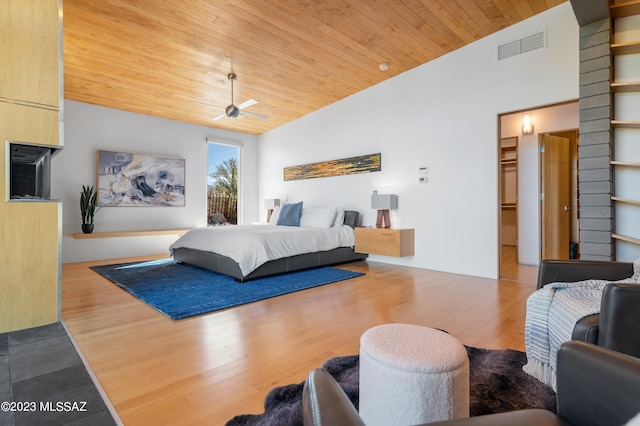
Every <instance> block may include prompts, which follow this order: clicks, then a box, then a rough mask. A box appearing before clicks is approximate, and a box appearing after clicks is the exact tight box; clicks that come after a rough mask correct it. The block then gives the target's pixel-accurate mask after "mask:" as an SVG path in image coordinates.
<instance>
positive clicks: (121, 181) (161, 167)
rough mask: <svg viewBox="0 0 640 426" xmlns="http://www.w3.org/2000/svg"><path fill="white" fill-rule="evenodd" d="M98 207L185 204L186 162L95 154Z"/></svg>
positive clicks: (120, 154)
mask: <svg viewBox="0 0 640 426" xmlns="http://www.w3.org/2000/svg"><path fill="white" fill-rule="evenodd" d="M97 157H98V158H97V163H98V164H97V170H98V179H97V180H98V183H97V186H98V206H100V207H114V206H156V207H160V206H171V207H184V205H185V187H184V183H185V160H184V159H181V158H173V157H160V156H153V155H144V154H129V153H125V152H112V151H98V154H97Z"/></svg>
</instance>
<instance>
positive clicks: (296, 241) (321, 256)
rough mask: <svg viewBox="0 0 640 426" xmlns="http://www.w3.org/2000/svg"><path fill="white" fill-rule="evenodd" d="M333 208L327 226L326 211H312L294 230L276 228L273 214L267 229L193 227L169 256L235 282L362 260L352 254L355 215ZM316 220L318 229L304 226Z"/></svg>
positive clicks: (304, 210)
mask: <svg viewBox="0 0 640 426" xmlns="http://www.w3.org/2000/svg"><path fill="white" fill-rule="evenodd" d="M284 208H285V207H284V206H283V211H284ZM333 209H336V210H335V212H334V219H332V222H331V224H329V222H328V220H329V216H328V215H327V214H326V209H325V208H322V209H318V208H316V209H314V208H311V209H303V210H302V212H301V214H300V217H299V220H300V223H299V225H298V226H279V225H276V223H277V212H276V213H275V214H274V219H273V220H272V222H273V223H271V224H265V225H230V226H219V227H201V228H195V229H192V230H190V231H189V232H187V233H186V234H184V235H183V236H182V237H180V238H179V239H178V240H177V241H176V242H175V243H173V244H172V245H171V246H170V247H169V251H170V253H171V255H172V256H173V258H174V259H175V260H176V261H178V262H182V263H186V264H190V265H195V266H199V267H201V268H205V269H209V270H211V271H214V272H218V273H221V274H225V275H229V276H231V277H233V278H234V279H235V280H236V281H240V282H245V281H248V280H251V279H254V278H259V277H265V276H269V275H275V274H280V273H284V272H292V271H298V270H301V269H308V268H314V267H319V266H327V265H335V264H340V263H345V262H352V261H357V260H365V259H366V258H367V255H366V254H363V253H356V252H355V251H354V249H353V247H354V245H355V242H354V239H355V233H354V229H353V228H355V227H356V226H357V225H358V221H359V218H360V214H359V213H358V212H357V211H353V210H342V209H340V208H333ZM329 210H330V209H329ZM305 215H306V216H305ZM305 218H306V220H305ZM320 219H322V221H323V222H324V224H323V226H308V225H319V224H320V223H319V220H320ZM327 225H328V226H327Z"/></svg>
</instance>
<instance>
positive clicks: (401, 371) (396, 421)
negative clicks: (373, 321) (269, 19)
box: [360, 324, 469, 426]
mask: <svg viewBox="0 0 640 426" xmlns="http://www.w3.org/2000/svg"><path fill="white" fill-rule="evenodd" d="M360 416H361V417H362V420H363V421H364V422H365V424H366V425H367V426H376V425H381V426H383V425H384V426H390V425H399V426H408V425H415V424H419V423H428V422H435V421H439V420H448V419H457V418H463V417H469V357H468V355H467V351H466V349H465V347H464V345H462V343H460V342H459V341H458V340H457V339H456V338H455V337H453V336H451V335H450V334H447V333H445V332H443V331H439V330H435V329H433V328H428V327H422V326H419V325H411V324H385V325H380V326H377V327H373V328H371V329H369V330H367V331H366V332H365V333H364V334H363V335H362V337H361V338H360Z"/></svg>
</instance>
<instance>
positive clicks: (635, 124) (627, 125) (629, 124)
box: [611, 120, 640, 129]
mask: <svg viewBox="0 0 640 426" xmlns="http://www.w3.org/2000/svg"><path fill="white" fill-rule="evenodd" d="M611 126H613V127H616V128H618V129H640V121H621V120H611Z"/></svg>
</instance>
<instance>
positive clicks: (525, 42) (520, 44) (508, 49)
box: [498, 31, 544, 61]
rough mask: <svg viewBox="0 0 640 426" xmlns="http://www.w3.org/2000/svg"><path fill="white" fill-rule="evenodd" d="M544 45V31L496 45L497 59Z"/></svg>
mask: <svg viewBox="0 0 640 426" xmlns="http://www.w3.org/2000/svg"><path fill="white" fill-rule="evenodd" d="M542 47H544V31H541V32H539V33H536V34H533V35H530V36H527V37H523V38H521V39H519V40H514V41H510V42H509V43H505V44H501V45H500V46H498V60H499V61H501V60H503V59H507V58H510V57H512V56H516V55H520V54H522V53H526V52H530V51H532V50H536V49H540V48H542Z"/></svg>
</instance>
